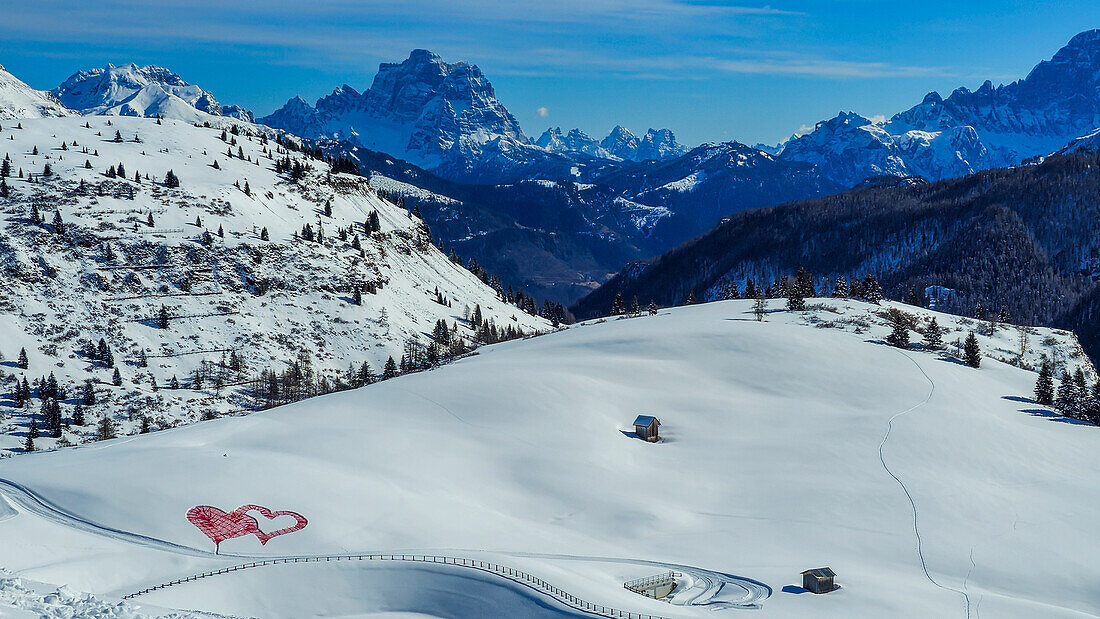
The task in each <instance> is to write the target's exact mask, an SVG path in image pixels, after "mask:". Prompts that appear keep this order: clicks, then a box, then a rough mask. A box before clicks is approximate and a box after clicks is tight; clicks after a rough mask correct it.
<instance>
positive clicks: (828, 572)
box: [802, 567, 836, 578]
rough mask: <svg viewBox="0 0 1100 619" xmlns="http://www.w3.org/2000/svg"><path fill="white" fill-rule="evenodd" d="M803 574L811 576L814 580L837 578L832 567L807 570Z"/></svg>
mask: <svg viewBox="0 0 1100 619" xmlns="http://www.w3.org/2000/svg"><path fill="white" fill-rule="evenodd" d="M802 574H803V575H806V574H810V575H812V576H813V577H814V578H832V577H833V576H836V573H835V572H833V569H832V568H831V567H815V568H813V569H811V570H806V571H804V572H802Z"/></svg>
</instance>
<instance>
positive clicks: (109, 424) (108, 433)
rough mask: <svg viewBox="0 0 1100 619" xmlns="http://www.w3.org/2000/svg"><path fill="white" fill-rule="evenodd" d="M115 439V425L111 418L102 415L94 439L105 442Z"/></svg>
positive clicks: (105, 414)
mask: <svg viewBox="0 0 1100 619" xmlns="http://www.w3.org/2000/svg"><path fill="white" fill-rule="evenodd" d="M114 437H115V424H114V422H113V421H111V417H110V416H109V415H107V413H104V414H103V416H102V417H100V418H99V423H98V424H97V425H96V439H98V440H101V441H106V440H109V439H112V438H114Z"/></svg>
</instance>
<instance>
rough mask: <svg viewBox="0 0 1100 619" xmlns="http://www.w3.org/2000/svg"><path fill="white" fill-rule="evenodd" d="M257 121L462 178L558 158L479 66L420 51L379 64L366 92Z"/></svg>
mask: <svg viewBox="0 0 1100 619" xmlns="http://www.w3.org/2000/svg"><path fill="white" fill-rule="evenodd" d="M259 122H261V123H263V124H266V125H268V126H271V127H275V128H278V129H284V130H286V131H288V132H290V133H293V134H295V135H299V136H302V137H305V138H310V139H332V140H337V141H348V142H351V143H353V144H355V145H357V146H360V147H362V148H368V149H370V150H374V151H380V152H384V153H388V154H390V155H393V156H395V157H398V158H401V159H404V160H406V161H409V162H411V163H413V164H416V165H418V166H420V167H422V168H425V169H428V170H432V171H437V172H438V173H440V174H441V175H443V176H446V177H449V178H455V179H460V180H474V181H482V182H484V181H489V182H495V181H498V180H501V179H504V178H507V179H511V180H514V179H516V178H521V177H524V176H532V177H537V176H538V174H537V172H532V171H531V170H530V169H529V168H530V167H531V165H532V164H533V163H534V164H537V163H540V162H543V161H545V160H547V159H551V160H560V159H561V158H560V157H554V156H552V155H551V154H550V153H548V152H547V151H545V150H543V149H541V148H538V147H536V146H534V145H533V144H531V143H530V141H529V140H528V138H527V136H526V135H524V133H523V130H522V129H521V128H520V126H519V122H518V121H517V120H516V118H515V117H514V116H513V115H512V113H511V112H509V111H508V110H507V108H505V107H504V105H503V104H502V103H500V101H498V100H497V98H496V93H495V91H494V90H493V86H492V84H491V83H490V82H489V80H488V78H486V77H485V74H484V73H482V71H481V69H480V68H478V67H477V66H476V65H471V64H467V63H464V62H459V63H453V64H451V63H447V62H444V61H443V59H442V58H440V57H439V56H438V55H436V54H433V53H432V52H430V51H428V50H423V49H417V50H413V52H412V53H411V54H410V55H409V57H408V58H407V59H406V60H405V61H403V62H400V63H382V64H381V65H380V66H379V68H378V73H377V75H375V77H374V82H373V83H372V84H371V87H370V88H369V89H367V90H366V91H364V92H359V91H357V90H356V89H354V88H352V87H351V86H348V85H346V84H345V85H344V86H341V87H339V88H337V89H336V90H334V91H333V92H332V93H331V94H329V95H327V96H325V97H321V98H320V99H318V100H317V103H316V105H315V106H310V105H309V104H308V103H306V102H305V101H304V100H303V99H302V98H301V97H295V98H293V99H291V100H290V101H288V102H287V104H286V105H284V106H283V107H282V108H281V109H279V110H277V111H275V112H274V113H272V114H270V115H268V116H265V117H263V118H261V119H259ZM536 167H537V166H536ZM559 167H560V166H559ZM516 168H521V170H520V171H519V172H517V171H516Z"/></svg>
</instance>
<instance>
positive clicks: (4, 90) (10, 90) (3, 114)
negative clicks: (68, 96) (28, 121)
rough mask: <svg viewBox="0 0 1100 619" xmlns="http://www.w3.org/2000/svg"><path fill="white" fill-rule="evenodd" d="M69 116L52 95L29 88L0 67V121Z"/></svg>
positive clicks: (67, 111)
mask: <svg viewBox="0 0 1100 619" xmlns="http://www.w3.org/2000/svg"><path fill="white" fill-rule="evenodd" d="M70 114H72V112H70V111H69V110H67V109H65V106H63V105H61V103H59V102H58V101H57V99H55V98H54V97H53V95H52V94H50V93H49V92H45V91H42V90H35V89H34V88H31V87H30V86H28V85H26V84H25V83H23V81H22V80H20V79H19V78H17V77H15V76H14V75H12V74H11V73H9V72H8V70H7V69H5V68H4V67H3V66H0V120H14V119H18V118H44V117H48V116H69V115H70Z"/></svg>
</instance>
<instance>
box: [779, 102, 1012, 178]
mask: <svg viewBox="0 0 1100 619" xmlns="http://www.w3.org/2000/svg"><path fill="white" fill-rule="evenodd" d="M780 157H781V158H782V159H784V160H786V161H799V162H804V163H810V164H813V165H815V166H817V167H818V168H819V169H821V170H822V173H823V174H825V175H826V176H828V177H829V178H830V179H831V180H833V181H835V182H836V183H838V184H839V185H841V186H843V187H853V186H855V185H857V184H859V183H860V182H861V181H863V180H864V179H866V178H870V177H873V176H879V175H883V174H890V175H894V176H923V177H925V178H930V179H939V178H953V177H957V176H964V175H966V174H969V173H971V172H974V171H975V170H978V169H985V168H989V167H992V165H993V163H992V161H993V160H992V157H991V156H990V154H989V152H988V151H987V150H986V148H985V146H984V144H983V143H982V142H981V140H980V139H979V138H978V136H977V132H976V130H975V129H974V128H973V127H971V126H957V127H947V128H945V129H943V130H940V131H924V130H917V129H913V130H909V131H906V132H904V133H901V134H893V133H890V131H889V130H888V128H887V127H886V126H884V124H883V123H876V122H873V121H871V120H869V119H867V118H864V117H862V116H860V115H858V114H854V113H850V112H842V113H840V114H839V115H838V116H836V117H835V118H832V119H829V120H826V121H823V122H820V123H818V124H817V126H816V127H815V128H814V130H813V131H811V132H810V133H807V134H805V135H802V136H799V137H796V138H793V139H791V140H790V141H789V142H788V143H787V144H786V145H785V146H784V148H783V150H782V154H781V155H780Z"/></svg>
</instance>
